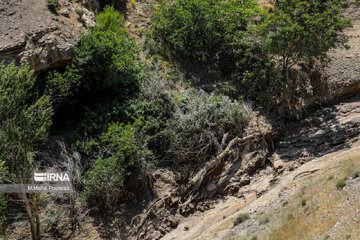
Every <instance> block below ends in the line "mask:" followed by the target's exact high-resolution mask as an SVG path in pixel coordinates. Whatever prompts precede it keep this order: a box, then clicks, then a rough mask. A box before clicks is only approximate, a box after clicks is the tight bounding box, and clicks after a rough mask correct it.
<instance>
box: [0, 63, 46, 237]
mask: <svg viewBox="0 0 360 240" xmlns="http://www.w3.org/2000/svg"><path fill="white" fill-rule="evenodd" d="M35 81H36V79H35V77H34V75H33V71H30V69H29V67H28V66H27V65H21V66H20V67H17V66H15V64H14V63H11V64H9V65H8V66H5V65H4V64H0V160H2V161H5V166H6V168H7V169H8V171H9V172H8V176H7V177H8V179H9V180H8V181H10V182H17V183H23V182H25V181H28V180H29V179H31V173H32V169H33V165H34V163H33V162H32V159H31V158H30V157H29V156H30V152H33V151H34V150H35V149H36V148H37V147H38V146H39V144H41V143H43V142H44V141H45V140H46V139H47V135H48V130H49V128H50V126H51V116H52V114H53V110H52V107H51V103H50V98H49V96H46V95H44V96H41V97H40V98H37V97H36V96H34V92H33V91H32V90H33V88H34V83H35ZM22 198H23V201H24V203H25V206H26V210H27V214H28V217H29V222H30V225H31V233H32V237H33V239H39V238H40V217H39V212H38V208H37V204H36V198H35V196H34V195H32V200H33V207H34V212H35V217H36V227H35V223H34V220H33V216H32V212H31V209H30V204H29V202H28V198H27V194H25V193H24V194H22Z"/></svg>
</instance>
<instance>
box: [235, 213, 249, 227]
mask: <svg viewBox="0 0 360 240" xmlns="http://www.w3.org/2000/svg"><path fill="white" fill-rule="evenodd" d="M248 219H250V214H249V213H240V214H239V216H238V217H237V218H236V220H235V221H234V226H236V225H239V224H240V223H243V222H245V221H246V220H248Z"/></svg>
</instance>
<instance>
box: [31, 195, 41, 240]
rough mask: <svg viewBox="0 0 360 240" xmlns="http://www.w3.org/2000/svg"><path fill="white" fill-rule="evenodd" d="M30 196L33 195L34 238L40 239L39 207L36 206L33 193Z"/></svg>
mask: <svg viewBox="0 0 360 240" xmlns="http://www.w3.org/2000/svg"><path fill="white" fill-rule="evenodd" d="M32 197H33V208H34V212H35V218H36V238H37V239H38V240H39V239H40V224H41V222H40V215H39V208H38V206H37V201H36V195H35V194H34V193H33V194H32Z"/></svg>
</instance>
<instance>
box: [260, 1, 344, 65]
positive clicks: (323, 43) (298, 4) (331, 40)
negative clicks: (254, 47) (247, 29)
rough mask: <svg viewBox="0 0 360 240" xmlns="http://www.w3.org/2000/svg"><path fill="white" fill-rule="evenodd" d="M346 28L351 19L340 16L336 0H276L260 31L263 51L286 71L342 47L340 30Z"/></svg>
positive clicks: (342, 38) (321, 57) (342, 36)
mask: <svg viewBox="0 0 360 240" xmlns="http://www.w3.org/2000/svg"><path fill="white" fill-rule="evenodd" d="M349 26H351V23H350V20H348V19H344V18H342V17H341V15H340V1H339V0H334V1H324V0H311V1H301V0H277V1H275V10H274V11H273V12H272V13H270V14H268V17H267V20H266V21H265V23H264V24H263V25H262V26H261V27H260V29H261V30H262V32H263V34H264V35H263V36H265V42H266V49H267V50H268V51H269V53H271V54H274V55H276V56H279V57H280V61H279V62H280V65H281V67H282V69H283V70H284V71H288V70H289V69H290V68H291V67H292V66H294V65H295V64H297V63H298V62H305V63H312V62H313V61H314V60H316V59H320V60H323V59H324V58H325V56H326V53H327V52H328V50H329V49H331V48H335V47H337V46H338V45H345V43H346V41H347V38H346V37H345V36H344V35H341V31H342V30H344V29H345V28H346V27H349Z"/></svg>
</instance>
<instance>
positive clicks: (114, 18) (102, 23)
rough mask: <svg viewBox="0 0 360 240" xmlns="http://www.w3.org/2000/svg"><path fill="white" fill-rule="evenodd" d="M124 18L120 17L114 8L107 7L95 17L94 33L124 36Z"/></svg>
mask: <svg viewBox="0 0 360 240" xmlns="http://www.w3.org/2000/svg"><path fill="white" fill-rule="evenodd" d="M123 24H124V16H122V15H121V14H120V13H119V12H118V11H116V10H115V9H114V7H110V6H107V7H105V8H104V10H103V11H102V12H101V13H99V14H98V15H97V16H96V25H95V31H101V32H106V31H110V32H114V33H118V34H125V33H126V29H125V28H124V26H123Z"/></svg>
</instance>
